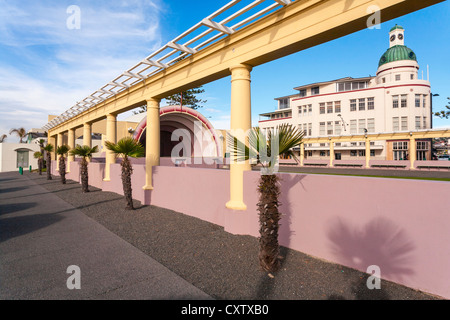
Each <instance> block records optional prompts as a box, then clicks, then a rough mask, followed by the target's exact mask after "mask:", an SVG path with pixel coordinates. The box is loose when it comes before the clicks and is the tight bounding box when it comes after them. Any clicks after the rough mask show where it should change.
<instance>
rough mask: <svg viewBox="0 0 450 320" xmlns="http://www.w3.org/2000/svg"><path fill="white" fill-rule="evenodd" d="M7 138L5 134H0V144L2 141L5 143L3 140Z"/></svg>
mask: <svg viewBox="0 0 450 320" xmlns="http://www.w3.org/2000/svg"><path fill="white" fill-rule="evenodd" d="M7 137H8V136H7V135H6V134H2V135H1V136H0V143H2V142H3V141H5V139H6V138H7Z"/></svg>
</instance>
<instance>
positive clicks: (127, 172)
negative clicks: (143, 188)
mask: <svg viewBox="0 0 450 320" xmlns="http://www.w3.org/2000/svg"><path fill="white" fill-rule="evenodd" d="M132 173H133V167H132V166H131V162H130V160H129V159H128V157H127V156H125V157H124V158H123V160H122V185H123V194H124V196H125V200H126V202H127V206H126V209H128V210H134V206H133V191H132V189H131V174H132Z"/></svg>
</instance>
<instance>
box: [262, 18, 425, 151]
mask: <svg viewBox="0 0 450 320" xmlns="http://www.w3.org/2000/svg"><path fill="white" fill-rule="evenodd" d="M404 31H405V30H404V29H403V28H402V27H400V26H398V25H396V26H394V27H393V28H392V29H391V31H390V33H389V42H390V47H389V49H388V50H387V51H386V52H385V53H384V54H383V55H382V56H381V58H380V61H379V65H378V70H377V73H376V76H375V77H365V78H351V77H347V78H342V79H337V80H333V81H326V82H320V83H314V84H309V85H303V86H299V87H296V88H294V90H296V91H298V93H296V94H293V95H290V96H285V97H280V98H276V99H275V100H277V101H278V110H276V111H274V112H269V113H264V114H261V115H260V117H264V118H265V119H263V120H260V121H259V127H260V128H261V129H263V130H268V129H274V128H276V127H277V126H278V125H280V124H282V123H290V124H292V125H293V126H296V127H298V128H299V129H300V130H303V131H304V132H305V138H309V137H333V136H344V135H349V136H351V135H358V134H365V133H369V134H371V133H372V134H373V133H389V132H402V131H403V132H410V131H417V130H424V129H430V128H431V126H432V124H431V117H432V114H431V86H430V82H429V81H428V80H423V79H420V78H419V64H418V63H417V58H416V55H415V53H414V52H413V51H412V50H411V49H409V48H408V47H406V46H405V45H404V38H405V32H404ZM408 143H409V141H407V140H404V141H394V140H392V141H377V142H371V146H370V153H371V158H373V159H378V160H406V159H407V158H408V154H407V150H408ZM416 143H417V145H416V150H417V160H429V159H430V156H431V142H430V141H428V140H423V141H421V140H419V141H417V142H416ZM329 150H330V147H329V145H328V144H307V143H306V144H305V156H306V157H307V158H314V159H327V158H329V156H330V154H329V152H330V151H329ZM334 152H335V159H336V160H341V159H342V160H346V159H351V160H357V159H359V158H361V159H362V158H363V157H365V152H366V148H365V144H364V142H363V141H361V142H348V143H340V144H338V143H336V144H335V146H334Z"/></svg>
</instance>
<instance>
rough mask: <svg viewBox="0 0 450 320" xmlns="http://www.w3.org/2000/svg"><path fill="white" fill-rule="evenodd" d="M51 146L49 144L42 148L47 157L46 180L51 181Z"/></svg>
mask: <svg viewBox="0 0 450 320" xmlns="http://www.w3.org/2000/svg"><path fill="white" fill-rule="evenodd" d="M53 149H54V148H53V145H52V144H51V143H47V145H46V146H45V147H44V151H45V152H46V155H47V180H52V172H51V171H52V152H53Z"/></svg>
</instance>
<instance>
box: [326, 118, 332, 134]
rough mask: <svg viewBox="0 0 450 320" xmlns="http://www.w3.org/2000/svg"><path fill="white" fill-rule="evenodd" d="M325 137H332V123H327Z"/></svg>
mask: <svg viewBox="0 0 450 320" xmlns="http://www.w3.org/2000/svg"><path fill="white" fill-rule="evenodd" d="M327 135H329V136H331V135H333V122H332V121H328V122H327Z"/></svg>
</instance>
